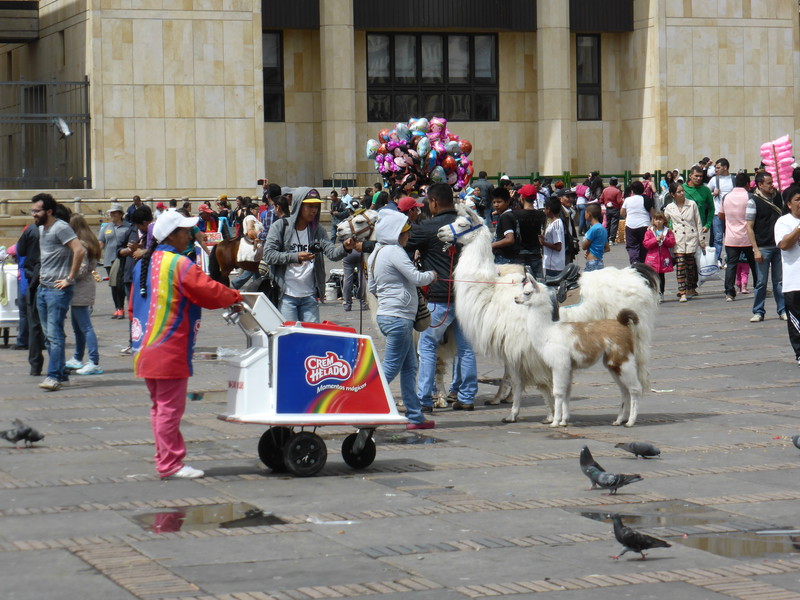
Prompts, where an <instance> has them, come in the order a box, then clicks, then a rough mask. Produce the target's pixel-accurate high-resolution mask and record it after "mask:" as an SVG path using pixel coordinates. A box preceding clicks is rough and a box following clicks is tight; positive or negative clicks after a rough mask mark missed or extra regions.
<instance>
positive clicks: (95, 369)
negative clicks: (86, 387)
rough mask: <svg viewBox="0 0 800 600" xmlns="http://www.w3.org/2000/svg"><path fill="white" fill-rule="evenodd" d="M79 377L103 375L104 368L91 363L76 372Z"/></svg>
mask: <svg viewBox="0 0 800 600" xmlns="http://www.w3.org/2000/svg"><path fill="white" fill-rule="evenodd" d="M75 373H77V374H78V375H102V374H103V367H101V366H100V365H98V364H95V363H93V362H92V361H89V362H88V363H86V364H85V365H84V366H83V367H81V368H80V369H78V370H77V371H75Z"/></svg>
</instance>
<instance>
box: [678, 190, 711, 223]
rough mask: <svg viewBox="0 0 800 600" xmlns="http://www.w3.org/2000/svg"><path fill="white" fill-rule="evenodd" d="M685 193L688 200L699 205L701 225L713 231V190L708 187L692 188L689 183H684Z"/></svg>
mask: <svg viewBox="0 0 800 600" xmlns="http://www.w3.org/2000/svg"><path fill="white" fill-rule="evenodd" d="M683 191H684V192H686V198H687V199H688V200H693V201H694V203H695V204H697V210H699V211H700V223H702V225H703V227H705V228H706V229H711V223H712V222H713V220H714V197H713V196H712V195H711V190H710V189H708V186H707V185H701V186H700V187H692V186H690V185H689V184H688V183H684V184H683Z"/></svg>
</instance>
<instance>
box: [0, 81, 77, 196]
mask: <svg viewBox="0 0 800 600" xmlns="http://www.w3.org/2000/svg"><path fill="white" fill-rule="evenodd" d="M90 159H91V140H90V136H89V80H88V78H86V79H85V80H84V81H55V80H54V81H25V80H22V81H4V82H0V189H86V188H91V186H92V180H91V166H90V165H91V160H90Z"/></svg>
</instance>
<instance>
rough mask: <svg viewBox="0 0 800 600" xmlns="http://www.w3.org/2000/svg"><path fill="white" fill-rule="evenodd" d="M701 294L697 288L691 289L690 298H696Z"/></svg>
mask: <svg viewBox="0 0 800 600" xmlns="http://www.w3.org/2000/svg"><path fill="white" fill-rule="evenodd" d="M699 295H700V292H698V291H697V289H696V288H695V289H693V290H691V291H689V298H694V297H695V296H699Z"/></svg>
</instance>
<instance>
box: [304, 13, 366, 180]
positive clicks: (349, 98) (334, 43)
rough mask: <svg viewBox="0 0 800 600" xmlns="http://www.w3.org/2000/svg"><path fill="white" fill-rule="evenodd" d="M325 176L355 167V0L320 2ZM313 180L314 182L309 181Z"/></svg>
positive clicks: (323, 161) (350, 170) (321, 146)
mask: <svg viewBox="0 0 800 600" xmlns="http://www.w3.org/2000/svg"><path fill="white" fill-rule="evenodd" d="M319 24H320V27H319V31H320V35H319V54H320V64H321V69H320V71H321V73H320V74H321V80H322V81H321V91H322V98H321V100H322V144H321V145H320V148H322V176H323V178H324V179H328V178H330V177H331V176H332V175H333V174H334V173H337V172H340V173H341V172H353V171H355V170H356V147H357V146H358V143H357V140H356V99H355V48H354V45H355V44H354V30H353V0H325V2H320V3H319ZM310 183H311V182H310Z"/></svg>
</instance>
